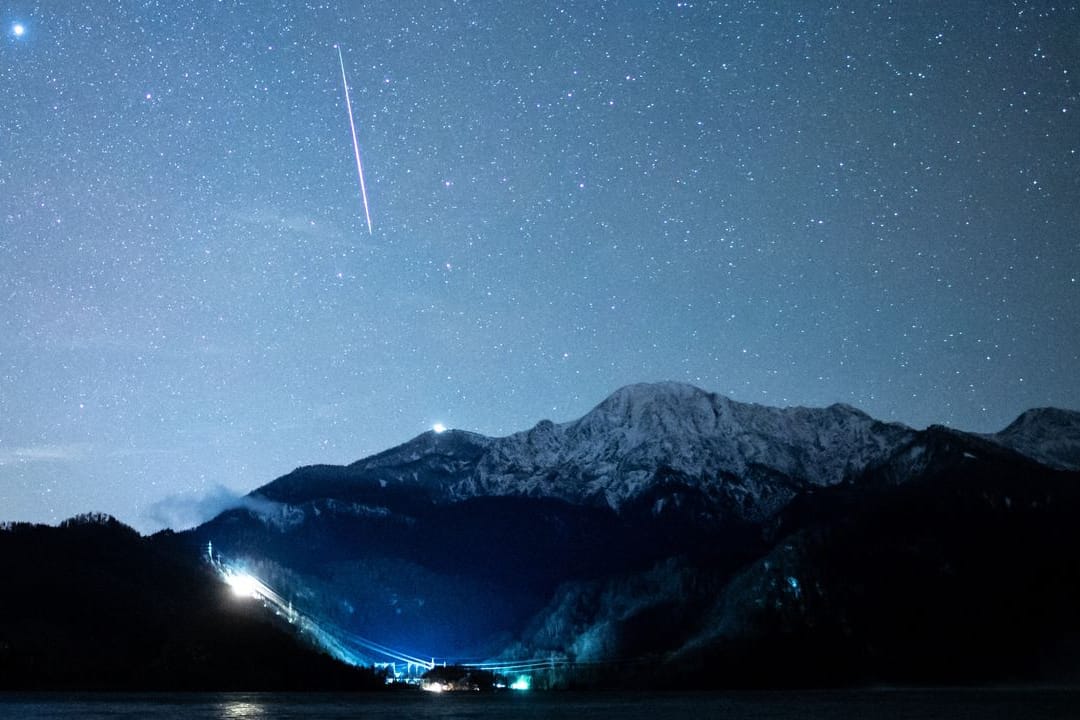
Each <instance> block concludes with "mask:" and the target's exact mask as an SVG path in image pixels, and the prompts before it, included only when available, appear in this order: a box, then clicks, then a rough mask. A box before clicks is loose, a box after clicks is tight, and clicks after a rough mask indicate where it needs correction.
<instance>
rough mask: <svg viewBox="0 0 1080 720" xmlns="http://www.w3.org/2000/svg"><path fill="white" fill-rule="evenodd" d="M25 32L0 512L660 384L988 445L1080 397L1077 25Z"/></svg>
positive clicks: (660, 15)
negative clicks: (994, 435) (936, 426)
mask: <svg viewBox="0 0 1080 720" xmlns="http://www.w3.org/2000/svg"><path fill="white" fill-rule="evenodd" d="M0 23H2V30H3V34H2V36H0V98H2V104H0V303H2V304H0V520H31V521H37V522H57V521H59V520H62V519H64V518H66V517H68V516H70V515H73V514H75V513H78V512H84V511H90V510H94V511H105V512H109V513H112V514H114V515H116V516H117V517H119V518H120V519H121V520H123V521H125V522H127V523H130V524H133V525H134V526H136V527H137V528H139V529H140V530H143V531H152V530H154V529H157V528H160V527H162V526H163V525H165V524H183V522H184V519H183V518H179V515H178V514H177V513H179V510H177V508H181V509H183V508H184V507H186V508H187V510H188V511H190V512H194V513H196V514H197V513H198V512H199V511H200V510H203V511H204V510H206V507H205V505H204V504H201V503H205V502H210V503H212V502H215V501H216V500H215V499H220V498H222V497H228V496H230V495H231V494H235V493H242V492H247V491H249V490H251V489H253V488H255V487H257V486H259V485H262V484H264V483H266V482H269V481H270V480H272V479H273V478H275V477H277V476H279V475H281V474H284V473H286V472H288V471H289V470H291V469H292V468H294V467H296V466H298V465H304V464H311V463H347V462H351V461H353V460H356V459H359V458H361V457H363V456H366V455H368V454H371V453H373V452H377V451H380V450H383V449H386V448H388V447H391V446H393V445H396V444H398V443H401V442H404V441H406V440H408V439H409V438H411V437H413V436H415V435H417V434H419V433H421V432H423V431H425V430H427V429H429V428H431V427H432V426H433V424H435V423H445V424H446V425H447V426H449V427H456V428H462V429H467V430H473V431H477V432H481V433H485V434H489V435H502V434H508V433H511V432H515V431H518V430H522V429H526V428H529V427H531V426H532V425H534V424H535V423H536V422H537V421H539V420H540V419H543V418H550V419H552V420H555V421H557V422H560V421H566V420H571V419H574V418H576V417H578V416H580V415H582V414H584V413H585V412H587V411H588V410H589V409H590V408H591V407H592V406H594V405H595V404H596V403H598V402H599V401H601V400H602V399H603V398H604V397H605V396H606V395H608V394H609V393H610V392H612V391H614V390H615V389H617V388H618V387H620V386H622V385H625V384H628V383H632V382H642V381H653V380H676V381H685V382H690V383H693V384H696V385H698V386H699V387H702V388H704V389H706V390H709V391H714V392H719V393H723V394H725V395H728V396H730V397H732V398H733V399H736V400H740V401H750V402H759V403H764V404H770V405H782V406H783V405H811V406H816V405H826V404H829V403H833V402H845V403H849V404H851V405H854V406H856V407H859V408H860V409H863V410H865V411H867V412H869V413H870V414H872V415H874V416H875V417H878V418H881V419H885V420H895V421H899V422H904V423H907V424H909V425H912V426H915V427H924V426H926V425H928V424H931V423H945V424H949V425H952V426H955V427H959V428H961V429H965V430H974V431H986V432H989V431H996V430H999V429H1001V428H1003V427H1004V426H1005V425H1006V424H1007V423H1008V422H1010V421H1011V420H1012V419H1013V418H1014V417H1015V416H1016V415H1017V414H1019V413H1020V412H1021V411H1023V410H1025V409H1027V408H1029V407H1034V406H1045V405H1055V406H1059V407H1068V408H1080V380H1078V378H1080V329H1078V326H1080V323H1078V322H1077V319H1076V317H1075V316H1076V311H1075V308H1077V307H1080V280H1078V279H1080V232H1078V228H1080V122H1078V120H1080V99H1078V93H1080V88H1078V81H1080V4H1078V3H1077V2H1072V1H1070V0H1065V1H1062V0H1014V1H1013V0H1009V1H1006V0H991V1H989V2H988V1H987V0H926V1H922V0H897V1H895V2H890V1H888V0H882V1H881V2H872V1H870V0H859V1H847V0H844V1H833V2H828V1H827V0H820V1H819V0H813V1H809V0H808V1H806V2H800V1H798V0H791V1H790V2H789V1H785V2H773V1H771V0H770V1H765V0H762V1H761V2H755V1H754V0H745V1H741V2H740V1H731V2H710V1H707V0H690V1H686V2H682V1H677V0H633V1H626V2H619V1H616V0H590V1H585V0H565V1H563V2H553V1H552V2H548V1H546V0H538V1H537V2H505V1H494V0H475V1H470V0H432V1H422V2H421V1H417V0H395V1H394V2H357V1H351V2H349V1H345V0H311V1H310V2H274V1H271V0H265V1H255V0H251V1H248V2H241V1H240V0H216V1H214V0H198V1H194V0H170V1H168V2H164V1H158V0H142V1H135V0H110V1H106V0H101V1H100V2H98V1H96V0H95V1H94V2H89V1H87V2H69V1H68V0H64V1H60V0H43V1H41V2H31V1H29V0H14V1H11V0H8V1H7V2H4V3H2V4H0ZM335 44H338V45H340V48H341V51H342V56H343V61H344V66H345V71H346V74H347V76H348V82H349V87H350V93H351V99H352V105H353V111H354V115H355V121H356V128H357V136H358V139H359V144H360V150H361V153H362V157H363V165H364V174H365V180H366V187H367V194H368V198H369V202H370V211H371V216H372V223H373V232H372V233H369V232H368V228H367V225H366V223H365V220H364V210H363V204H362V200H361V195H360V190H359V183H358V177H357V172H356V162H355V159H354V157H353V145H352V138H351V135H350V130H349V121H348V115H347V112H346V104H345V96H344V94H343V86H342V77H341V67H340V65H339V61H338V56H337V50H336V49H335ZM185 503H186V504H187V505H185ZM190 512H189V514H190Z"/></svg>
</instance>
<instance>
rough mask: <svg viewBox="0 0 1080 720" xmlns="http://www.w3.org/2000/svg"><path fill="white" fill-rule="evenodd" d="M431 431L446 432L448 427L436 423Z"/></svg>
mask: <svg viewBox="0 0 1080 720" xmlns="http://www.w3.org/2000/svg"><path fill="white" fill-rule="evenodd" d="M431 429H432V430H434V431H435V432H437V433H444V432H446V426H445V425H443V424H442V423H435V424H434V425H432V426H431Z"/></svg>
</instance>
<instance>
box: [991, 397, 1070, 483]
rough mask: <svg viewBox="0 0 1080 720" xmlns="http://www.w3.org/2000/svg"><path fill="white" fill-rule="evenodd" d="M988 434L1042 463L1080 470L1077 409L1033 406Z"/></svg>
mask: <svg viewBox="0 0 1080 720" xmlns="http://www.w3.org/2000/svg"><path fill="white" fill-rule="evenodd" d="M990 437H991V438H993V439H994V440H996V441H997V442H999V443H1001V444H1002V445H1004V446H1006V447H1008V448H1011V449H1013V450H1016V451H1018V452H1021V453H1023V454H1024V455H1027V456H1029V457H1032V458H1034V459H1036V460H1038V461H1039V462H1041V463H1043V464H1044V465H1049V466H1051V467H1056V468H1059V469H1065V470H1080V412H1076V411H1074V410H1062V409H1061V408H1053V407H1043V408H1033V409H1031V410H1027V411H1026V412H1023V413H1021V414H1020V416H1019V417H1018V418H1016V420H1014V421H1013V422H1012V423H1010V424H1009V426H1008V427H1007V428H1005V429H1004V430H1002V431H1001V432H999V433H995V434H994V435H991V436H990Z"/></svg>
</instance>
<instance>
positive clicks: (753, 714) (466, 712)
mask: <svg viewBox="0 0 1080 720" xmlns="http://www.w3.org/2000/svg"><path fill="white" fill-rule="evenodd" d="M1077 708H1080V690H1075V689H1073V690H1067V689H1012V690H1011V689H1002V690H946V689H942V690H861V691H859V690H856V691H822V692H774V693H754V692H743V693H739V692H734V693H667V694H650V693H573V692H563V693H558V692H553V693H505V694H501V695H500V694H491V695H486V694H480V693H476V694H473V693H463V694H454V693H449V694H447V693H444V694H443V695H440V696H433V695H430V694H428V693H420V692H416V693H400V694H399V693H380V694H319V693H310V694H290V693H237V694H224V695H223V694H199V693H190V694H158V695H154V694H140V695H61V694H52V695H29V694H4V693H0V720H7V718H18V720H166V719H167V720H174V719H175V718H183V719H184V720H222V719H224V718H232V719H236V718H261V719H262V720H358V719H362V720H583V719H587V720H686V719H687V718H722V720H852V718H858V719H860V720H861V719H862V718H873V719H874V720H911V719H912V718H918V720H957V719H958V718H979V719H980V720H1014V719H1015V720H1027V719H1028V718H1039V719H1040V720H1065V719H1068V720H1075V719H1076V718H1077V717H1080V714H1078V713H1077Z"/></svg>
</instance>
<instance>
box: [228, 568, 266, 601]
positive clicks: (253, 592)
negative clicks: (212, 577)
mask: <svg viewBox="0 0 1080 720" xmlns="http://www.w3.org/2000/svg"><path fill="white" fill-rule="evenodd" d="M225 582H227V583H229V587H231V588H232V591H233V594H234V595H236V596H237V597H250V598H257V597H259V595H260V592H259V588H260V587H262V583H260V582H259V581H258V580H256V579H255V578H253V577H251V576H250V575H248V574H246V573H238V574H236V575H232V574H229V575H226V576H225Z"/></svg>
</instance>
